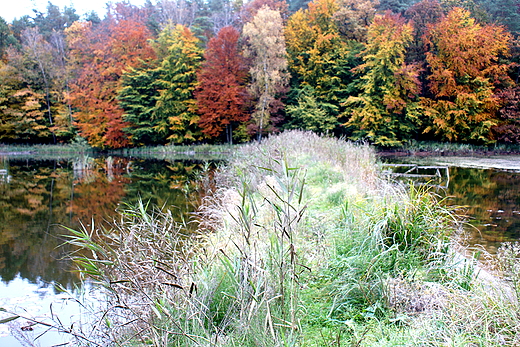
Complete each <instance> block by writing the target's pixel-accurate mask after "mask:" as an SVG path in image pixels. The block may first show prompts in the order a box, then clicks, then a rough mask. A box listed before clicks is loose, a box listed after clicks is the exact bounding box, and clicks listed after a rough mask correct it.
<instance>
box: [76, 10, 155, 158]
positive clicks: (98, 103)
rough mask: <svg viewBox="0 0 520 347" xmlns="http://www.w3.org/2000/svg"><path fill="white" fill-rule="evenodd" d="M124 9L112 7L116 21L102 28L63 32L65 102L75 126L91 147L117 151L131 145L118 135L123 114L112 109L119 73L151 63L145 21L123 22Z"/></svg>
mask: <svg viewBox="0 0 520 347" xmlns="http://www.w3.org/2000/svg"><path fill="white" fill-rule="evenodd" d="M124 6H127V5H124V4H117V6H116V9H115V10H116V13H115V15H109V16H108V17H107V18H106V19H105V20H104V21H103V22H102V23H100V24H98V25H96V26H93V25H92V24H91V23H90V22H75V23H74V24H73V25H71V26H70V27H69V28H68V29H66V33H67V40H68V44H69V47H70V66H71V68H72V70H73V73H74V83H73V84H72V85H71V90H70V95H69V100H70V103H71V105H72V107H73V108H74V111H75V112H74V118H75V124H76V126H77V127H78V129H79V132H80V134H81V135H82V136H83V137H85V138H86V139H87V140H88V142H89V143H90V145H92V146H94V147H99V148H120V147H125V146H127V145H129V144H130V141H129V139H128V137H127V136H126V134H125V133H124V132H123V129H124V128H125V127H126V126H127V124H126V123H125V122H124V121H123V119H122V115H123V110H122V109H121V108H120V107H119V106H118V103H117V99H116V96H117V90H118V88H119V84H120V78H121V76H122V74H123V70H124V69H125V68H128V67H135V66H138V65H139V64H141V62H142V61H143V60H147V59H152V58H153V57H154V51H153V49H152V48H151V46H150V45H149V44H148V39H150V38H151V33H150V32H149V30H148V29H147V27H146V24H145V19H144V18H142V17H141V16H139V15H138V14H136V13H133V15H132V16H130V17H123V16H120V15H118V13H125V11H124V10H125V9H124V8H123V7H124Z"/></svg>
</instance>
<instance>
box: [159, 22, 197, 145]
mask: <svg viewBox="0 0 520 347" xmlns="http://www.w3.org/2000/svg"><path fill="white" fill-rule="evenodd" d="M155 49H156V52H157V56H158V58H159V66H158V67H157V71H156V73H157V76H158V79H157V81H156V85H157V88H158V89H159V90H160V94H159V96H158V97H157V103H156V105H155V109H154V112H153V114H154V117H155V119H156V120H157V125H156V126H155V129H156V131H159V132H161V133H162V134H165V135H167V140H168V141H169V142H172V143H190V142H195V141H197V140H200V139H201V137H202V133H201V130H200V128H199V125H198V124H199V118H200V117H199V115H198V114H197V113H196V102H195V97H194V95H193V93H194V91H195V88H196V87H197V70H198V68H199V66H200V63H201V60H202V56H203V51H202V48H201V47H200V40H199V39H198V38H197V37H195V36H194V35H193V33H192V32H191V30H190V29H188V28H186V27H184V26H182V25H180V24H178V25H176V26H175V27H166V28H165V29H164V30H163V31H162V32H161V33H160V35H159V38H158V39H157V44H156V47H155Z"/></svg>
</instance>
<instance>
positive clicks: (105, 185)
mask: <svg viewBox="0 0 520 347" xmlns="http://www.w3.org/2000/svg"><path fill="white" fill-rule="evenodd" d="M208 168H209V166H208V164H207V163H205V162H199V161H174V160H147V159H130V158H117V157H106V158H88V157H83V158H78V159H75V160H34V159H23V160H20V159H12V158H11V159H7V158H3V159H0V279H1V282H0V307H2V308H6V309H8V310H10V311H13V312H17V313H19V314H21V313H23V314H26V315H28V316H30V317H40V318H42V319H44V318H48V317H49V314H50V313H49V310H50V307H49V306H50V305H51V303H52V304H53V305H54V311H56V310H58V311H60V310H61V312H62V316H63V315H67V316H71V315H74V314H77V307H76V308H75V307H70V305H68V307H60V308H59V309H58V308H57V307H58V306H60V305H61V306H65V304H66V300H62V299H63V297H61V296H60V295H62V294H59V292H58V291H57V290H56V289H55V287H54V285H55V284H56V283H60V284H61V285H62V286H64V287H65V288H67V289H68V290H70V291H71V292H74V291H75V288H76V287H77V286H79V285H80V281H79V278H78V277H77V275H76V274H75V273H74V272H71V271H70V270H71V263H70V261H69V260H67V257H66V256H67V254H68V252H70V251H71V249H70V247H66V246H62V244H63V242H64V237H63V235H64V234H66V233H67V230H66V229H65V228H63V226H67V227H70V228H73V229H77V228H81V225H80V222H81V223H83V225H84V226H85V227H86V228H91V225H92V223H94V224H95V225H101V224H105V225H108V224H107V221H109V220H111V218H112V217H113V216H115V214H116V210H118V209H121V208H125V206H126V204H129V205H132V204H135V203H136V202H137V201H138V200H139V199H142V200H143V201H145V202H149V203H150V206H160V207H163V208H168V209H171V210H173V211H176V213H177V215H178V216H179V219H182V218H184V219H188V218H190V213H191V212H192V211H194V210H195V209H196V207H197V206H198V204H199V201H200V199H201V197H202V196H203V195H204V194H205V192H204V187H202V186H200V185H199V181H200V177H201V175H203V174H204V172H205V170H206V171H207V170H208ZM20 312H21V313H20ZM7 316H9V315H7ZM5 317H6V315H2V316H1V318H2V319H3V318H5ZM61 318H62V319H63V317H61ZM14 323H17V324H18V327H16V325H15V324H14ZM24 324H25V325H27V322H23V320H22V319H18V320H16V322H13V324H11V327H10V328H11V330H10V331H8V327H7V325H6V324H0V346H18V345H23V343H22V342H21V341H22V340H23V337H21V336H18V339H15V338H14V337H13V334H14V335H20V334H19V333H20V330H17V329H21V328H22V327H23V326H24ZM13 325H14V327H13ZM36 333H38V334H39V333H40V331H37V332H33V333H32V334H33V336H34V335H37V334H36ZM46 338H47V340H48V341H47V342H48V343H46V340H45V339H46ZM64 338H65V342H66V341H67V340H66V337H64ZM56 341H57V337H56V336H52V334H45V336H44V337H41V338H39V339H38V342H39V343H41V344H42V345H52V344H54V343H55V342H56ZM59 341H60V342H61V340H59Z"/></svg>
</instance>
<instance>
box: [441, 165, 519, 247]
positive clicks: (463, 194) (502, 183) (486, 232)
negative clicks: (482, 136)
mask: <svg viewBox="0 0 520 347" xmlns="http://www.w3.org/2000/svg"><path fill="white" fill-rule="evenodd" d="M446 194H447V195H448V196H449V197H450V199H449V201H450V202H452V203H453V204H454V205H462V206H464V207H465V210H466V214H467V215H468V217H469V220H468V221H469V223H470V224H471V225H472V226H474V228H471V227H470V228H467V230H468V233H469V234H470V240H469V241H470V243H472V244H481V245H483V246H484V247H485V248H486V249H487V250H488V251H489V252H491V253H495V252H496V250H497V248H498V247H500V244H501V243H502V242H507V241H517V240H520V173H518V172H507V171H500V170H496V169H470V168H459V167H450V183H449V186H448V189H447V191H446Z"/></svg>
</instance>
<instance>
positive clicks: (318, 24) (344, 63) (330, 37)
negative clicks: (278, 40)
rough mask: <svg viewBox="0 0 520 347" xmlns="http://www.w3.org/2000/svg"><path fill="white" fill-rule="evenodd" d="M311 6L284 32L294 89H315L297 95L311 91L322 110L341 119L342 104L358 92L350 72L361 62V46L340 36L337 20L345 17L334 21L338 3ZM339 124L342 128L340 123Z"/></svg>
mask: <svg viewBox="0 0 520 347" xmlns="http://www.w3.org/2000/svg"><path fill="white" fill-rule="evenodd" d="M308 6H309V8H308V9H306V10H299V11H298V12H296V13H295V14H294V15H292V16H291V18H290V19H289V21H288V23H287V27H286V30H285V37H286V40H287V53H288V61H289V69H290V71H291V75H292V81H291V84H292V88H293V90H300V89H304V88H306V87H307V86H310V87H312V88H310V89H306V91H305V92H304V93H303V94H301V92H298V93H299V94H300V95H307V96H310V95H309V92H310V91H311V90H312V93H313V95H312V98H314V99H315V100H316V102H317V103H318V104H321V106H320V107H321V108H322V109H323V108H324V107H325V108H326V109H327V111H328V112H332V115H333V116H334V117H339V115H340V114H341V112H342V109H343V108H342V106H341V105H342V103H343V102H344V101H345V100H346V99H347V98H348V97H349V95H352V94H353V93H354V91H355V90H356V87H355V81H356V77H355V76H354V74H353V73H352V71H351V69H352V68H354V67H355V66H357V65H359V63H360V61H359V58H358V57H357V54H358V53H359V52H360V50H361V44H360V43H359V42H357V41H354V40H348V39H347V38H346V37H345V36H344V35H342V34H341V33H340V31H339V28H338V21H340V19H339V18H341V17H342V16H343V14H341V15H340V16H339V17H337V19H335V15H336V14H337V13H338V10H339V6H338V3H337V2H336V1H335V0H315V1H313V2H311V3H309V5H308ZM356 23H357V22H356ZM353 35H354V36H355V35H363V34H362V33H357V34H353ZM300 100H303V99H300ZM297 102H299V101H298V100H294V101H293V102H292V103H297ZM331 106H333V107H331ZM293 115H294V114H293ZM291 123H293V122H292V121H291ZM336 125H337V126H339V125H340V122H339V120H338V121H337V124H336Z"/></svg>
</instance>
